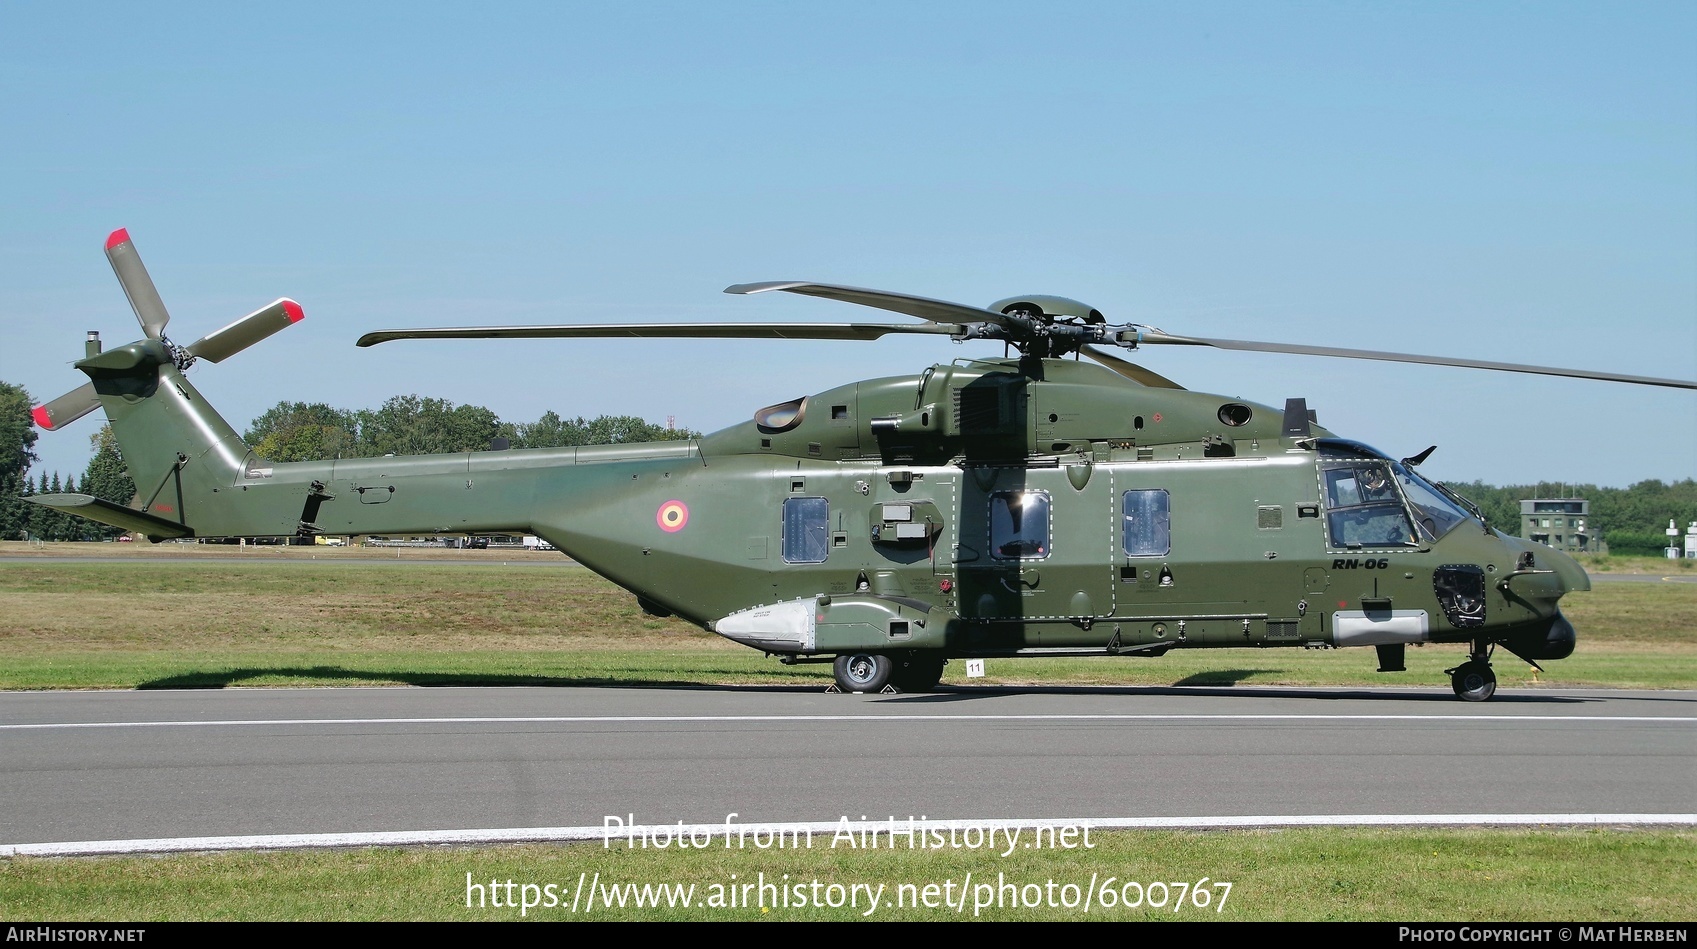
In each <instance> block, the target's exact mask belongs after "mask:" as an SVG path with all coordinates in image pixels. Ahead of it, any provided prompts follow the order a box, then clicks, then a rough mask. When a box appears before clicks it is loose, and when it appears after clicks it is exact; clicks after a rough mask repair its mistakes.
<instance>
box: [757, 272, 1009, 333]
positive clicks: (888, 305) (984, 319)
mask: <svg viewBox="0 0 1697 949" xmlns="http://www.w3.org/2000/svg"><path fill="white" fill-rule="evenodd" d="M768 290H784V291H787V292H789V293H802V294H806V295H807V296H810V297H824V298H825V299H827V300H838V301H841V302H843V303H858V304H860V305H861V306H870V307H875V308H877V309H880V310H889V311H890V312H892V313H901V314H904V315H906V316H913V317H918V318H919V319H922V320H930V321H931V322H933V323H994V324H996V325H997V326H1004V327H1012V326H1013V325H1014V323H1013V321H1011V320H1009V319H1008V318H1007V317H1006V316H1004V315H1003V314H1001V313H997V312H996V311H995V310H986V309H984V308H982V307H976V306H967V305H966V304H964V303H950V302H949V301H947V300H933V299H931V298H929V297H916V296H912V295H910V294H906V293H891V292H889V291H887V290H867V289H865V288H863V287H843V286H837V285H835V284H829V283H809V282H807V281H805V280H773V281H768V282H766V283H739V284H735V285H733V286H729V287H726V288H725V292H726V293H741V294H748V293H765V292H766V291H768Z"/></svg>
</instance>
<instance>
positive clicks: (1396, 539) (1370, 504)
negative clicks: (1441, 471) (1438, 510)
mask: <svg viewBox="0 0 1697 949" xmlns="http://www.w3.org/2000/svg"><path fill="white" fill-rule="evenodd" d="M1321 481H1322V483H1323V485H1324V487H1325V491H1326V527H1327V530H1328V531H1329V532H1330V534H1331V539H1332V546H1333V547H1411V546H1414V545H1415V544H1416V543H1417V541H1416V539H1415V534H1414V526H1413V525H1412V524H1410V523H1409V520H1408V512H1407V511H1405V510H1404V509H1403V506H1402V497H1401V496H1400V495H1399V494H1397V490H1396V485H1395V483H1394V482H1393V481H1392V480H1391V465H1390V463H1389V462H1386V461H1371V460H1368V459H1352V460H1350V461H1348V462H1346V463H1342V464H1337V463H1334V464H1331V465H1328V466H1327V467H1326V468H1325V470H1324V471H1322V472H1321Z"/></svg>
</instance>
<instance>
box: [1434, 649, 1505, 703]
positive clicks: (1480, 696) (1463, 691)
mask: <svg viewBox="0 0 1697 949" xmlns="http://www.w3.org/2000/svg"><path fill="white" fill-rule="evenodd" d="M1445 671H1446V672H1448V673H1449V676H1450V688H1451V689H1454V690H1455V694H1456V697H1457V698H1461V699H1466V700H1467V701H1469V702H1483V701H1485V700H1486V699H1488V698H1490V697H1491V696H1493V695H1495V694H1496V693H1497V674H1496V673H1495V672H1492V671H1491V650H1490V647H1489V646H1488V645H1487V644H1485V643H1482V642H1475V643H1474V644H1473V652H1472V653H1471V654H1470V655H1469V656H1468V657H1467V661H1466V662H1464V663H1462V664H1461V665H1459V666H1456V667H1455V668H1454V669H1446V670H1445Z"/></svg>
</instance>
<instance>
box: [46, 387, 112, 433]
mask: <svg viewBox="0 0 1697 949" xmlns="http://www.w3.org/2000/svg"><path fill="white" fill-rule="evenodd" d="M98 408H100V395H99V394H98V393H96V392H95V391H94V383H92V382H89V383H85V384H83V385H81V386H78V387H77V388H75V389H72V390H71V391H69V392H67V393H65V394H64V395H62V396H60V397H58V398H57V399H54V400H53V401H51V402H46V403H43V404H41V405H38V406H36V407H35V410H34V411H33V412H31V413H30V414H31V415H33V416H34V417H35V424H37V425H39V426H41V427H42V428H45V429H47V430H48V431H50V432H56V431H58V430H59V429H61V428H64V427H65V426H67V425H69V424H71V423H72V422H75V421H76V420H77V419H79V418H82V417H83V416H84V415H87V414H88V413H90V412H92V411H94V410H95V409H98Z"/></svg>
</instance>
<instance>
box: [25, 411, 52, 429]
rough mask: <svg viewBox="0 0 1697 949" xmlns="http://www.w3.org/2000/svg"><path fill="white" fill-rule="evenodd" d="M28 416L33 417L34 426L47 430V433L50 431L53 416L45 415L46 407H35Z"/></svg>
mask: <svg viewBox="0 0 1697 949" xmlns="http://www.w3.org/2000/svg"><path fill="white" fill-rule="evenodd" d="M30 414H31V415H33V416H35V424H37V425H39V426H41V427H42V428H45V429H48V430H49V431H51V430H52V428H53V416H51V415H48V414H47V406H45V405H38V406H36V407H35V409H34V410H33V411H31V412H30Z"/></svg>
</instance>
